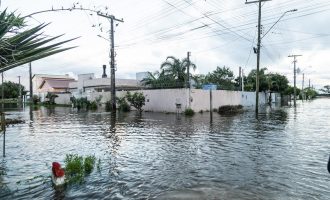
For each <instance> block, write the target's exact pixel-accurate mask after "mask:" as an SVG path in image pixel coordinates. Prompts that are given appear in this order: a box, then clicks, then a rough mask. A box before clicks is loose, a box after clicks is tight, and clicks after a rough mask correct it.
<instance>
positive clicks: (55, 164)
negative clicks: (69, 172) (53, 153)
mask: <svg viewBox="0 0 330 200" xmlns="http://www.w3.org/2000/svg"><path fill="white" fill-rule="evenodd" d="M52 171H53V174H54V176H55V177H63V176H64V170H63V169H62V168H61V165H60V163H58V162H53V167H52Z"/></svg>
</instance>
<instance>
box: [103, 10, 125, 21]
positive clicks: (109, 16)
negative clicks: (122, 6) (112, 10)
mask: <svg viewBox="0 0 330 200" xmlns="http://www.w3.org/2000/svg"><path fill="white" fill-rule="evenodd" d="M97 15H98V16H101V17H105V18H108V19H112V20H114V21H118V22H124V20H123V19H117V18H116V17H115V16H113V15H107V14H104V13H101V12H97Z"/></svg>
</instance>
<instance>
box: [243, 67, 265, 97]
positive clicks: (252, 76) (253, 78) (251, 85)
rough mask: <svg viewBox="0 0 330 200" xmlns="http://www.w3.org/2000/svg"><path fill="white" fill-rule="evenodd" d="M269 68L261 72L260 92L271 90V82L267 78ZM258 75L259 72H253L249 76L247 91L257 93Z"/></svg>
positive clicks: (246, 85)
mask: <svg viewBox="0 0 330 200" xmlns="http://www.w3.org/2000/svg"><path fill="white" fill-rule="evenodd" d="M266 71H267V68H262V69H260V70H259V91H260V92H261V91H267V90H269V81H268V80H267V76H266ZM256 75H257V70H255V69H254V70H251V72H250V73H249V75H248V76H247V79H246V83H244V85H245V90H246V91H255V90H256Z"/></svg>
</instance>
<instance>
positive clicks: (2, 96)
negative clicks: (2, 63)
mask: <svg viewBox="0 0 330 200" xmlns="http://www.w3.org/2000/svg"><path fill="white" fill-rule="evenodd" d="M4 95H5V94H4V85H3V72H2V73H1V100H2V102H1V107H2V112H3V111H4V108H5V106H4V99H5V97H4Z"/></svg>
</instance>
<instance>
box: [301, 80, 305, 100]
mask: <svg viewBox="0 0 330 200" xmlns="http://www.w3.org/2000/svg"><path fill="white" fill-rule="evenodd" d="M304 83H305V73H303V79H302V84H301V98H302V100H304Z"/></svg>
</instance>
